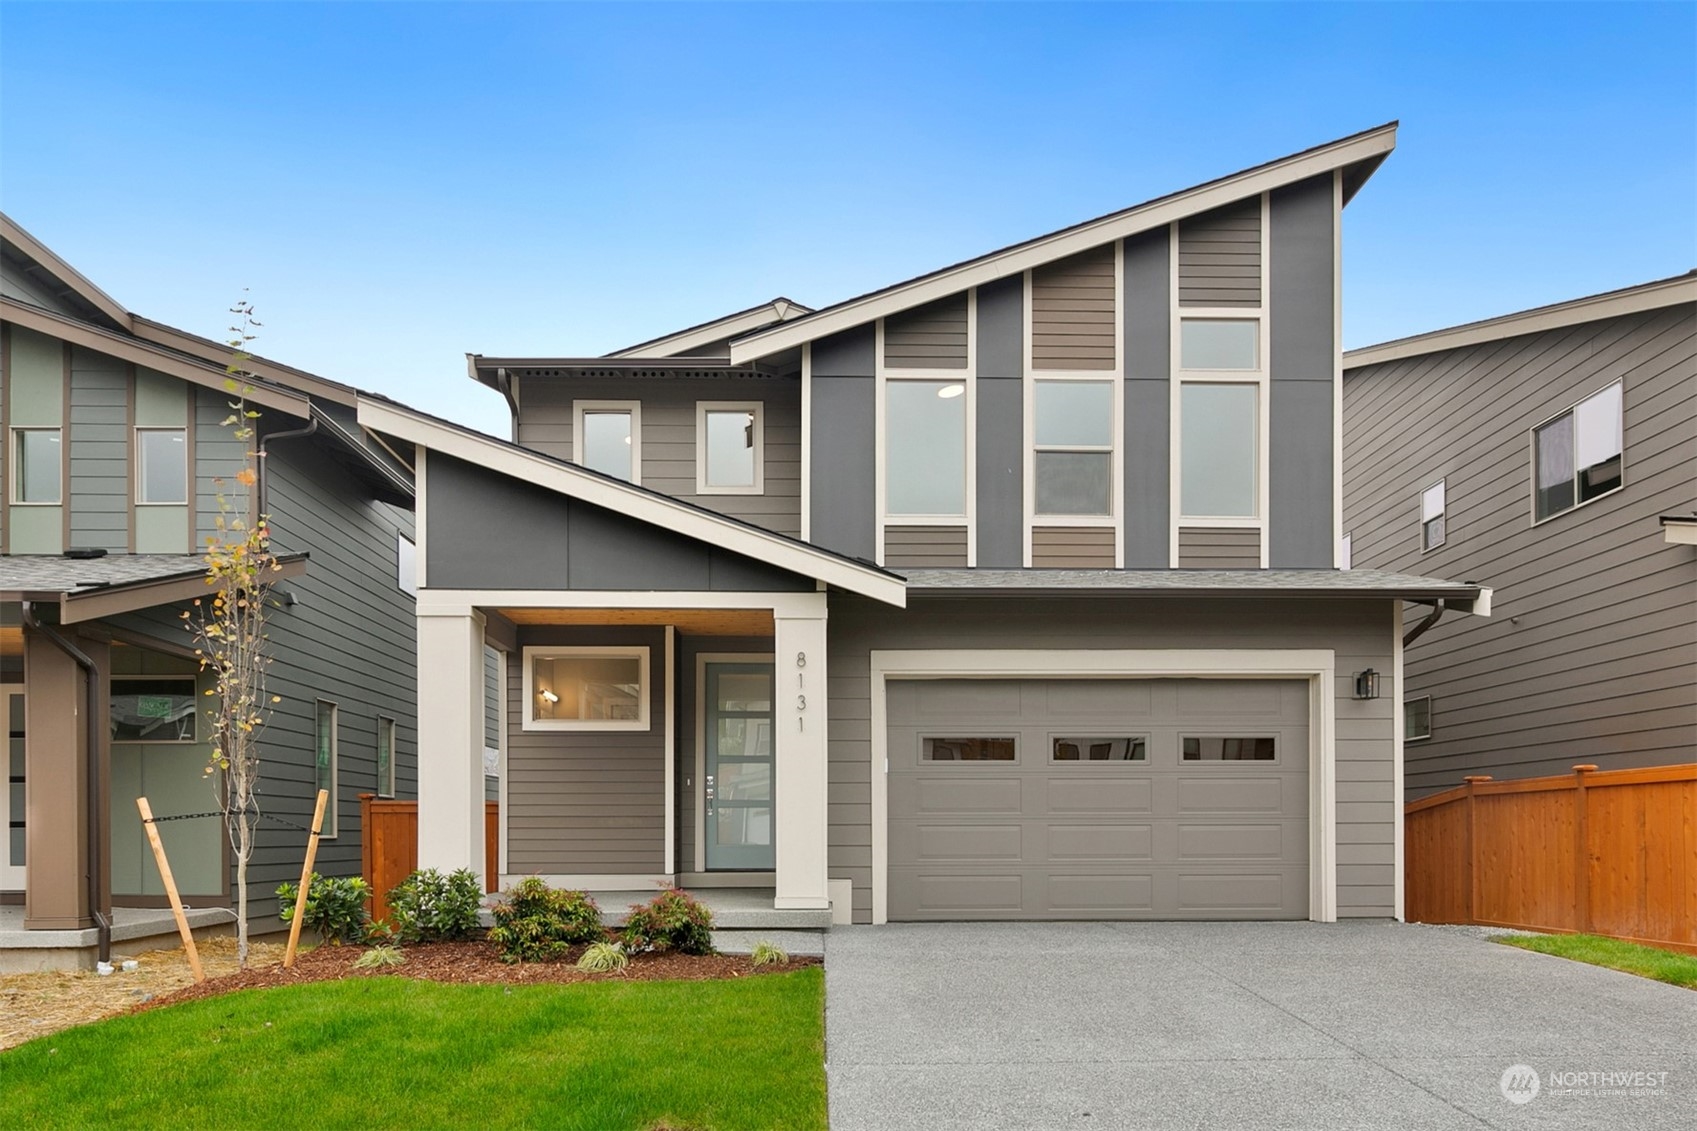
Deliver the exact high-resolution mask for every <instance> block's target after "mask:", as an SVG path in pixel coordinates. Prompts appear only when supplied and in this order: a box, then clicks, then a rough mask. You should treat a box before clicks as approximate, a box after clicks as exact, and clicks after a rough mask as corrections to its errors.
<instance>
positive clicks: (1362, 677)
mask: <svg viewBox="0 0 1697 1131" xmlns="http://www.w3.org/2000/svg"><path fill="white" fill-rule="evenodd" d="M1355 697H1356V698H1357V699H1377V698H1378V697H1379V673H1378V672H1376V671H1374V670H1373V669H1372V668H1368V669H1367V670H1366V671H1364V672H1356V673H1355Z"/></svg>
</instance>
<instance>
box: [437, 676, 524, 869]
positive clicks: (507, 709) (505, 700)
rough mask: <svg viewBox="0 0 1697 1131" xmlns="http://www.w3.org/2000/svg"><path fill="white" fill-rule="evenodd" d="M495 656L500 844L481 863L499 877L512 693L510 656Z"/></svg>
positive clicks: (505, 831)
mask: <svg viewBox="0 0 1697 1131" xmlns="http://www.w3.org/2000/svg"><path fill="white" fill-rule="evenodd" d="M495 656H496V658H497V660H498V661H499V667H498V669H497V670H498V671H499V672H500V680H501V682H500V686H498V687H497V688H496V689H495V690H496V692H497V693H498V694H499V695H500V697H501V702H500V704H499V711H498V712H497V716H496V717H497V718H498V719H499V724H498V725H499V728H500V742H501V777H500V780H499V781H498V782H497V784H496V788H497V792H498V795H499V799H500V804H499V808H500V813H499V818H500V820H499V822H498V823H499V825H500V828H501V843H500V844H499V845H498V846H497V848H498V849H499V851H498V852H497V856H498V857H499V859H498V860H496V861H493V862H492V861H488V860H485V861H484V862H483V866H484V867H485V868H488V867H491V866H493V867H494V870H495V874H496V875H497V876H501V875H504V874H505V873H506V871H507V868H508V865H507V846H508V845H509V844H510V843H511V842H512V835H511V833H510V832H509V825H510V823H511V821H512V806H511V805H510V804H509V803H508V801H507V781H508V779H509V778H510V777H511V776H512V775H511V774H509V773H508V772H507V766H508V763H509V761H510V759H509V758H508V757H507V751H508V749H509V747H508V745H507V717H508V715H509V714H510V713H511V710H512V692H511V691H509V690H508V687H507V679H508V678H509V676H510V675H511V673H510V672H509V671H508V670H507V665H508V664H510V663H512V656H511V655H510V654H509V653H507V652H503V651H502V650H501V649H499V648H497V649H496V650H495ZM415 745H416V744H415Z"/></svg>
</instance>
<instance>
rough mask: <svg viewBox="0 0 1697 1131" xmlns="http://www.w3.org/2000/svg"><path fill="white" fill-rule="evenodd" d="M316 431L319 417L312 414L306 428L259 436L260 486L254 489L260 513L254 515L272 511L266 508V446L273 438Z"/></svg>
mask: <svg viewBox="0 0 1697 1131" xmlns="http://www.w3.org/2000/svg"><path fill="white" fill-rule="evenodd" d="M307 411H308V412H309V413H310V412H311V411H312V410H311V409H308V410H307ZM316 431H318V417H317V416H312V417H311V418H310V420H309V421H308V422H307V426H306V427H305V428H291V429H289V430H288V431H286V432H273V433H271V434H270V435H269V436H261V437H260V438H259V455H258V463H259V471H258V475H259V482H258V486H257V487H256V488H255V489H254V490H255V504H256V506H257V507H258V514H256V515H255V516H254V517H255V518H264V517H266V515H268V514H269V513H270V512H269V511H268V510H266V508H265V503H266V490H265V485H266V482H267V480H268V476H266V474H265V456H266V454H267V452H266V446H267V445H269V444H270V443H271V442H272V441H273V440H298V439H300V438H301V437H303V436H310V435H312V434H313V433H314V432H316Z"/></svg>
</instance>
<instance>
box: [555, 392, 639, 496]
mask: <svg viewBox="0 0 1697 1131" xmlns="http://www.w3.org/2000/svg"><path fill="white" fill-rule="evenodd" d="M572 439H573V451H574V452H575V453H576V456H577V462H578V463H580V464H582V465H583V466H584V467H587V468H589V470H591V471H599V472H600V473H601V474H603V475H611V476H612V477H613V478H615V479H623V480H625V481H626V482H627V483H641V482H642V406H641V405H639V404H638V403H637V402H635V401H577V402H575V403H574V404H573V405H572Z"/></svg>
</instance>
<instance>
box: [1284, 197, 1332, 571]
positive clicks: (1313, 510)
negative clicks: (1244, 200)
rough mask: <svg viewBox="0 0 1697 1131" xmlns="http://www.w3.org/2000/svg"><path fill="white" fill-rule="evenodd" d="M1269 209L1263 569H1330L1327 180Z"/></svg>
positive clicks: (1329, 220)
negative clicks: (1266, 539)
mask: <svg viewBox="0 0 1697 1131" xmlns="http://www.w3.org/2000/svg"><path fill="white" fill-rule="evenodd" d="M1269 211H1270V216H1271V221H1270V222H1271V231H1270V232H1269V233H1268V244H1269V262H1268V265H1267V267H1268V278H1269V280H1270V283H1269V289H1270V290H1271V292H1272V293H1271V295H1270V296H1269V301H1268V304H1267V309H1268V317H1269V319H1270V325H1269V327H1268V335H1269V340H1268V358H1267V362H1268V376H1269V379H1270V386H1271V392H1270V394H1269V395H1270V399H1271V404H1270V405H1269V406H1268V422H1267V429H1268V435H1269V437H1270V450H1269V451H1268V453H1267V465H1268V471H1269V475H1270V481H1269V483H1268V485H1267V496H1268V518H1267V523H1268V525H1267V529H1268V534H1269V543H1268V547H1267V550H1268V564H1269V565H1271V566H1272V567H1274V568H1275V569H1298V568H1304V567H1307V568H1318V569H1329V568H1331V565H1332V560H1333V555H1334V553H1335V552H1336V549H1337V546H1336V542H1335V541H1334V536H1333V532H1332V488H1333V483H1332V470H1333V465H1332V444H1333V414H1334V412H1335V404H1334V401H1335V395H1334V394H1335V390H1334V381H1335V379H1336V377H1335V374H1334V366H1335V362H1336V357H1335V350H1336V346H1335V334H1334V329H1333V326H1332V320H1333V319H1332V316H1333V310H1334V305H1333V297H1332V286H1333V271H1332V268H1333V258H1332V218H1333V201H1332V178H1331V176H1330V175H1326V176H1320V177H1314V178H1311V179H1309V180H1306V181H1303V182H1302V183H1300V184H1296V185H1291V186H1289V187H1288V188H1284V189H1280V190H1279V191H1277V192H1275V193H1273V195H1272V202H1271V204H1270V207H1269Z"/></svg>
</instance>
